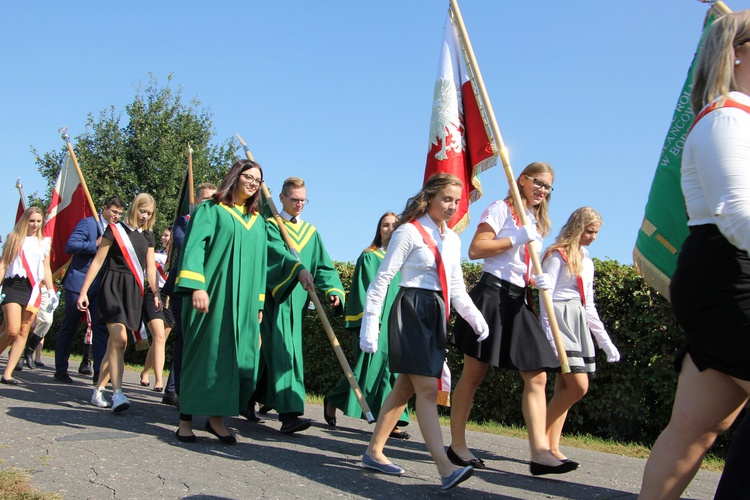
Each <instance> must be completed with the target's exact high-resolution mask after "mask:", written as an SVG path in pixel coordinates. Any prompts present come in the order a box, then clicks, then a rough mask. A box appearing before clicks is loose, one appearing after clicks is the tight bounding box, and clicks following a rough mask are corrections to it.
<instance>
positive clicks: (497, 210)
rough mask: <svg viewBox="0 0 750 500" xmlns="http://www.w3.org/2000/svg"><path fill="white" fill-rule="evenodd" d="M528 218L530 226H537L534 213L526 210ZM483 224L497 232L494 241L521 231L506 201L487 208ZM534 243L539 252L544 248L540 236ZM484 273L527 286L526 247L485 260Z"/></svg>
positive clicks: (509, 250)
mask: <svg viewBox="0 0 750 500" xmlns="http://www.w3.org/2000/svg"><path fill="white" fill-rule="evenodd" d="M526 217H527V219H528V221H529V224H534V225H535V226H536V217H535V216H534V212H533V211H531V210H526ZM483 222H485V223H487V224H489V225H490V227H491V228H492V230H493V231H495V237H494V238H493V240H499V239H502V238H507V237H509V236H512V235H514V234H515V233H516V231H518V229H519V227H518V225H517V224H516V221H515V220H514V218H513V214H512V213H511V211H510V207H508V204H507V203H506V202H505V200H497V201H496V202H494V203H493V204H492V205H490V206H489V207H487V209H486V210H485V211H484V212H483V213H482V217H481V218H480V220H479V223H480V224H481V223H483ZM533 243H534V245H535V246H536V248H537V251H538V250H539V249H540V248H541V247H542V238H541V236H538V239H537V240H536V241H534V242H533ZM482 271H484V272H485V273H488V274H491V275H493V276H495V277H497V278H500V279H501V280H505V281H508V282H510V283H513V284H514V285H518V286H526V275H527V273H528V266H527V265H526V245H518V246H517V247H514V248H509V249H508V250H506V251H504V252H500V253H499V254H497V255H493V256H492V257H487V258H486V259H484V265H483V266H482Z"/></svg>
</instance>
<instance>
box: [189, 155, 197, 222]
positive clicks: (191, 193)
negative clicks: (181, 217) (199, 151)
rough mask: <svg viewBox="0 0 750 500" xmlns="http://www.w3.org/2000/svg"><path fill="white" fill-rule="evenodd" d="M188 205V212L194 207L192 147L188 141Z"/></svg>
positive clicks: (191, 211)
mask: <svg viewBox="0 0 750 500" xmlns="http://www.w3.org/2000/svg"><path fill="white" fill-rule="evenodd" d="M188 193H189V194H188V200H189V201H188V207H189V209H190V213H193V209H195V191H194V188H193V148H192V147H191V146H190V143H189V142H188Z"/></svg>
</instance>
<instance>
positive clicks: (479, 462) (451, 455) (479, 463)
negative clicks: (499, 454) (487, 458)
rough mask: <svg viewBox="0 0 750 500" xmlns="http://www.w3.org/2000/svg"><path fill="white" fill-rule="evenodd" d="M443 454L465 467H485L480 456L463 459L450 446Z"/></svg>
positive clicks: (453, 462)
mask: <svg viewBox="0 0 750 500" xmlns="http://www.w3.org/2000/svg"><path fill="white" fill-rule="evenodd" d="M445 454H446V455H448V460H450V461H451V463H452V464H453V465H458V466H459V467H466V466H467V465H471V466H472V467H474V468H475V469H485V468H486V467H487V466H486V465H485V463H484V460H482V459H481V458H472V459H471V460H464V459H463V458H461V457H459V456H458V455H457V454H456V452H455V451H453V448H451V447H450V446H449V447H448V449H447V450H445ZM532 463H533V462H532Z"/></svg>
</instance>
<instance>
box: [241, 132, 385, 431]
mask: <svg viewBox="0 0 750 500" xmlns="http://www.w3.org/2000/svg"><path fill="white" fill-rule="evenodd" d="M235 135H236V136H237V139H239V141H240V144H242V147H243V148H244V150H245V155H246V156H247V159H248V160H251V161H255V159H254V158H253V154H252V153H251V152H250V148H248V147H247V143H246V142H245V140H244V139H243V138H242V137H240V134H235ZM260 188H261V190H262V192H263V196H264V197H265V198H266V200H267V201H268V207H269V208H270V209H271V213H272V214H273V218H274V219H275V220H276V223H277V225H278V226H279V230H280V231H281V236H282V238H283V239H284V243H286V246H287V247H288V248H289V251H290V252H291V253H292V255H294V256H295V257H296V259H297V260H300V259H299V254H298V253H297V251H296V250H295V249H294V246H293V245H292V241H291V239H290V238H289V234H288V233H287V231H286V227H284V219H283V218H282V217H281V215H279V211H278V210H277V209H276V205H275V204H274V202H273V199H271V193H270V192H269V191H268V187H267V186H266V183H265V182H261V183H260ZM307 294H308V295H309V296H310V300H311V301H312V303H313V304H314V305H315V310H316V311H317V312H318V317H319V318H320V322H321V323H323V328H324V329H325V331H326V334H327V335H328V340H329V341H330V342H331V345H332V346H333V351H334V352H335V353H336V357H337V358H338V360H339V363H340V364H341V368H342V369H343V370H344V374H345V375H346V380H347V381H348V382H349V386H350V387H351V388H352V391H354V395H355V396H356V398H357V402H358V403H359V406H360V407H361V408H362V413H364V415H365V418H366V419H367V423H368V424H372V423H374V422H375V418H374V417H373V416H372V411H371V410H370V406H369V405H368V404H367V401H365V397H364V395H363V394H362V390H361V389H360V388H359V384H358V383H357V379H356V378H354V374H353V373H352V369H351V367H350V366H349V362H348V361H347V360H346V355H345V354H344V350H343V349H341V344H339V339H338V338H337V337H336V333H334V331H333V327H332V326H331V323H330V322H329V321H328V317H327V316H326V313H325V310H324V309H323V306H322V305H321V303H320V299H319V298H318V294H317V293H316V292H315V290H308V291H307ZM325 410H326V409H325V408H323V411H324V412H325Z"/></svg>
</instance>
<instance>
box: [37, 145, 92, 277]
mask: <svg viewBox="0 0 750 500" xmlns="http://www.w3.org/2000/svg"><path fill="white" fill-rule="evenodd" d="M92 215H94V212H93V210H92V209H91V205H90V204H89V202H88V197H87V196H86V190H85V188H84V184H83V181H82V179H81V177H80V176H79V174H78V169H77V168H76V166H75V163H74V162H73V159H72V158H71V156H70V153H65V158H64V159H63V165H62V168H61V169H60V174H59V175H58V176H57V182H56V183H55V190H54V191H53V192H52V199H51V201H50V204H49V209H48V210H47V217H46V219H45V224H44V231H43V232H44V236H48V237H50V238H51V239H52V255H51V260H50V268H51V269H52V275H53V276H55V277H59V276H60V275H61V274H62V273H63V272H64V271H65V268H66V267H67V265H68V263H69V262H70V258H71V256H70V255H68V254H66V253H65V244H66V243H67V242H68V238H70V234H71V233H72V232H73V229H75V227H76V224H78V221H80V220H81V219H83V218H85V217H91V216H92Z"/></svg>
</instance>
